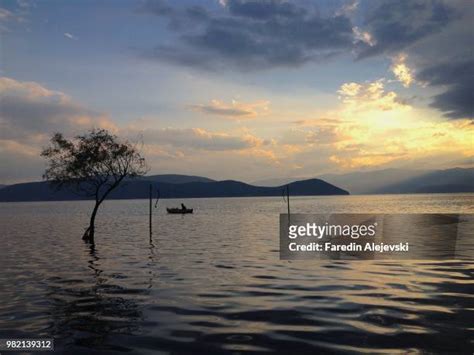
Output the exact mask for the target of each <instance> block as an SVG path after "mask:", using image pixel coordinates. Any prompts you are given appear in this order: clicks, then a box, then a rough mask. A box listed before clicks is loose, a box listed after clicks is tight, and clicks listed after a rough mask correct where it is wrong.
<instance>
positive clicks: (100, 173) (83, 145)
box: [41, 129, 147, 243]
mask: <svg viewBox="0 0 474 355" xmlns="http://www.w3.org/2000/svg"><path fill="white" fill-rule="evenodd" d="M41 156H43V157H44V158H46V159H47V160H48V167H47V169H46V171H45V173H44V175H43V178H44V179H46V180H49V181H51V182H52V183H53V184H54V185H55V186H56V187H57V188H61V187H63V186H65V187H68V188H70V189H71V190H72V191H74V192H75V193H77V194H79V195H82V196H86V197H94V198H95V205H94V209H93V210H92V213H91V216H90V221H89V226H88V228H87V229H86V231H85V233H84V235H83V238H82V239H84V240H85V241H88V242H90V243H94V231H95V217H96V215H97V211H98V209H99V207H100V205H101V204H102V202H104V200H105V199H106V198H107V196H108V195H109V194H110V192H111V191H112V190H114V189H115V188H117V187H118V186H119V185H120V184H121V183H122V182H123V180H124V179H125V178H133V177H137V176H142V175H144V174H145V173H146V171H147V168H146V164H145V159H144V158H143V157H142V156H141V155H140V153H139V151H138V149H137V147H136V146H135V145H133V144H132V143H130V142H128V141H122V140H120V139H119V138H118V137H117V136H116V135H113V134H111V133H109V132H108V131H107V130H105V129H93V130H91V131H89V132H87V133H86V134H84V135H79V136H76V137H75V138H73V139H72V140H68V139H66V138H64V137H63V135H62V134H61V133H55V134H54V135H53V136H52V138H51V142H50V146H49V147H47V148H45V149H44V150H43V151H42V152H41Z"/></svg>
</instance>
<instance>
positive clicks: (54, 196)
mask: <svg viewBox="0 0 474 355" xmlns="http://www.w3.org/2000/svg"><path fill="white" fill-rule="evenodd" d="M151 182H152V183H154V185H155V186H156V188H157V189H159V190H160V197H161V198H199V197H254V196H281V195H282V193H283V188H284V187H283V186H279V187H261V186H253V185H249V184H245V183H243V182H240V181H232V180H227V181H211V182H189V183H179V184H170V183H166V182H161V183H156V182H155V181H151ZM149 186H150V180H144V179H143V178H142V179H138V180H132V181H129V182H127V183H126V184H125V185H123V186H120V187H119V188H117V189H116V190H115V191H113V192H112V193H111V194H110V199H139V198H148V193H149ZM290 192H291V195H292V196H304V195H307V196H314V195H348V194H349V193H348V192H347V191H345V190H343V189H340V188H338V187H336V186H334V185H331V184H329V183H327V182H325V181H322V180H319V179H310V180H304V181H296V182H293V183H291V184H290ZM81 199H86V198H84V197H81V196H77V195H75V194H74V193H72V192H70V191H68V190H66V189H62V190H59V191H56V190H54V188H52V187H51V186H50V184H49V183H47V182H31V183H23V184H15V185H10V186H7V187H5V188H4V189H1V190H0V201H2V202H14V201H62V200H81Z"/></svg>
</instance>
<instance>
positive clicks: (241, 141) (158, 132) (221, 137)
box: [142, 128, 264, 151]
mask: <svg viewBox="0 0 474 355" xmlns="http://www.w3.org/2000/svg"><path fill="white" fill-rule="evenodd" d="M142 135H143V140H144V141H145V142H146V144H152V145H153V144H156V145H160V146H171V147H175V148H180V149H191V150H194V149H199V150H203V151H231V150H243V149H248V148H254V147H257V146H261V145H263V144H264V142H263V140H261V139H259V138H257V137H255V136H252V135H249V134H246V135H231V134H228V133H222V132H211V131H207V130H205V129H203V128H155V129H153V128H149V129H146V130H145V131H144V132H142Z"/></svg>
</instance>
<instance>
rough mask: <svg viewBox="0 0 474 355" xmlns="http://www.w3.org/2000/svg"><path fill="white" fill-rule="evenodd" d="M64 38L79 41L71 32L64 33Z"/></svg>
mask: <svg viewBox="0 0 474 355" xmlns="http://www.w3.org/2000/svg"><path fill="white" fill-rule="evenodd" d="M64 37H67V38H69V39H73V40H77V39H78V38H77V37H76V36H74V35H73V34H70V33H69V32H65V33H64Z"/></svg>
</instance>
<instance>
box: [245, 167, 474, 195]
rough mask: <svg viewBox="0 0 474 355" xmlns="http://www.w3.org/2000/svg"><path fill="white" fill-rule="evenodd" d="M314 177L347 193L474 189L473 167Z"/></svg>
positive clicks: (263, 183)
mask: <svg viewBox="0 0 474 355" xmlns="http://www.w3.org/2000/svg"><path fill="white" fill-rule="evenodd" d="M317 178H319V179H322V180H324V181H327V182H329V183H331V184H334V185H336V186H339V187H340V188H342V189H345V190H347V191H349V192H350V193H351V194H389V193H401V194H403V193H444V192H446V193H448V192H474V168H453V169H446V170H415V169H412V170H411V169H383V170H372V171H358V172H352V173H346V174H325V175H319V176H317ZM301 179H304V178H302V177H296V178H282V179H268V180H260V181H256V182H254V184H255V185H258V186H277V185H283V184H287V183H289V182H292V181H295V180H301Z"/></svg>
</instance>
